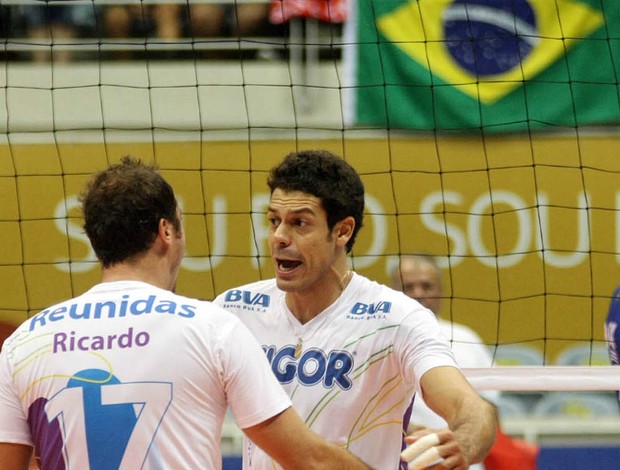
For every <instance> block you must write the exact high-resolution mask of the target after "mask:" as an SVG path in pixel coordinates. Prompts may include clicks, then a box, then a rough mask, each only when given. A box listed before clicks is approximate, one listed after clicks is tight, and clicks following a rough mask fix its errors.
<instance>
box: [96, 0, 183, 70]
mask: <svg viewBox="0 0 620 470" xmlns="http://www.w3.org/2000/svg"><path fill="white" fill-rule="evenodd" d="M180 12H181V4H180V3H171V4H154V5H144V4H142V3H141V4H138V5H109V6H106V7H105V9H104V14H103V22H104V23H103V24H104V31H105V35H106V36H107V37H110V38H112V39H126V38H135V37H141V38H147V37H151V36H154V37H156V38H158V39H162V40H174V39H178V38H179V37H180V36H181V30H182V28H181V19H180ZM131 57H132V54H131V51H120V52H119V53H118V54H117V58H119V59H130V58H131Z"/></svg>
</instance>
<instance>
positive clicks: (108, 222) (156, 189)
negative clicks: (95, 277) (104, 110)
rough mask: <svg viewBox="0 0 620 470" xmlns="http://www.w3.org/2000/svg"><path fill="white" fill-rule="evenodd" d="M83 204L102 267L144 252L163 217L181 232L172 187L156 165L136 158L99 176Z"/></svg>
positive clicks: (88, 188) (84, 194) (127, 158)
mask: <svg viewBox="0 0 620 470" xmlns="http://www.w3.org/2000/svg"><path fill="white" fill-rule="evenodd" d="M80 201H81V203H82V213H83V216H84V231H85V232H86V235H87V236H88V238H89V240H90V243H91V245H92V247H93V249H94V250H95V253H96V254H97V258H99V261H101V263H102V265H103V267H109V266H111V265H113V264H115V263H118V262H121V261H124V260H127V259H128V258H131V257H132V256H134V255H137V254H139V253H142V252H144V251H146V250H147V249H148V248H149V247H150V246H151V245H152V243H153V241H154V240H155V237H156V235H157V232H158V230H159V221H160V220H161V219H162V218H163V219H166V220H168V221H170V222H171V223H172V224H173V226H174V228H175V229H176V230H178V231H179V232H180V231H181V221H180V220H179V217H178V214H177V200H176V198H175V195H174V191H173V190H172V187H171V186H170V184H168V182H167V181H166V180H165V179H164V178H163V177H162V176H161V174H160V173H159V171H158V169H157V168H156V167H155V165H147V164H144V163H142V162H141V161H140V160H139V159H137V158H134V157H132V156H125V157H123V158H122V159H121V161H120V163H117V164H114V165H111V166H110V167H108V168H107V169H105V170H103V171H100V172H98V173H96V174H95V175H94V176H93V177H92V179H91V180H90V182H89V183H88V185H87V186H86V188H85V189H84V191H83V192H82V194H81V195H80Z"/></svg>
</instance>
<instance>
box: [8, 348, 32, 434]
mask: <svg viewBox="0 0 620 470" xmlns="http://www.w3.org/2000/svg"><path fill="white" fill-rule="evenodd" d="M7 355H8V353H7V348H3V350H2V354H0V442H10V443H13V444H26V445H30V446H31V445H33V442H32V436H31V434H30V428H29V426H28V419H27V417H26V416H25V415H24V411H23V410H22V406H21V402H20V400H19V396H18V395H17V393H16V392H15V389H14V388H13V380H12V376H11V371H10V368H9V362H8V358H7Z"/></svg>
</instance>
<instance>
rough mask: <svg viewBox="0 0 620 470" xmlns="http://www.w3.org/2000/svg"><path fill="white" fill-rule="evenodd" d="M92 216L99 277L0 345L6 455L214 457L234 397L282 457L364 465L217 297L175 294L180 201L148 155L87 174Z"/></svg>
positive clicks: (138, 463) (60, 464)
mask: <svg viewBox="0 0 620 470" xmlns="http://www.w3.org/2000/svg"><path fill="white" fill-rule="evenodd" d="M82 203H83V212H84V220H85V224H84V228H85V231H86V234H87V235H88V237H89V239H90V241H91V244H92V246H93V248H94V250H95V253H96V254H97V256H98V258H99V260H100V262H101V265H102V282H101V283H100V284H97V285H96V286H94V287H93V288H91V289H90V290H89V291H88V292H86V293H85V294H83V295H81V296H79V297H77V298H74V299H71V300H68V301H65V302H62V303H60V304H58V305H55V306H53V307H50V308H47V309H45V310H44V311H42V312H40V313H38V314H36V315H35V316H33V317H32V318H30V319H29V320H27V321H26V322H25V323H23V324H22V325H21V326H20V327H19V328H18V329H17V331H16V332H15V333H14V334H13V335H11V336H10V337H9V338H8V339H7V340H6V341H5V343H4V344H3V347H2V353H1V354H0V468H3V469H5V468H6V469H8V468H10V469H26V468H27V467H28V464H29V461H30V460H31V455H32V449H33V447H34V448H35V449H36V454H37V459H38V460H39V464H40V466H41V468H42V469H61V468H71V469H88V468H90V469H91V470H94V469H139V468H148V469H173V468H174V469H217V468H221V465H222V461H221V453H220V437H221V428H222V422H223V420H224V416H225V413H226V408H227V406H230V408H231V410H232V413H233V415H234V417H235V420H236V423H237V424H238V425H239V427H241V428H242V429H243V430H244V432H245V433H246V434H247V436H248V437H249V438H251V439H252V441H254V442H256V443H257V444H258V445H260V446H261V447H263V448H264V449H265V451H266V452H267V453H269V454H270V455H271V456H272V457H273V458H274V459H275V460H276V461H278V462H279V463H280V464H282V465H283V466H284V467H286V468H297V469H302V468H303V469H307V468H315V469H321V470H323V469H326V468H338V469H340V468H355V469H362V468H366V469H367V468H368V467H367V466H366V465H364V464H362V463H361V462H360V461H359V459H357V458H356V457H354V456H353V455H352V454H350V453H348V452H345V451H344V450H342V449H340V448H338V447H337V446H334V445H333V444H328V443H326V442H325V441H324V440H322V439H320V438H319V437H318V436H317V435H316V434H313V433H311V432H310V431H309V430H308V429H307V428H306V427H305V426H304V425H303V422H302V421H301V420H300V418H299V416H298V415H297V414H296V413H295V412H294V411H293V409H292V408H291V406H290V405H291V403H290V400H289V398H288V397H287V395H286V394H285V393H284V392H283V390H282V388H281V387H280V385H279V384H278V383H277V381H276V380H275V379H274V377H273V374H272V373H271V371H270V370H269V367H268V364H267V362H266V360H265V357H264V355H263V353H262V351H261V349H260V346H259V345H258V343H257V342H256V340H255V339H254V338H253V337H252V335H251V333H250V332H249V331H248V330H247V328H246V327H245V326H243V324H241V322H239V321H238V320H237V319H236V318H234V317H233V316H232V315H230V314H228V313H226V312H224V311H223V310H221V309H220V308H218V307H216V306H214V305H212V304H210V303H207V302H202V301H198V300H194V299H190V298H186V297H182V296H179V295H176V294H174V290H175V285H176V279H177V274H178V272H179V267H180V265H181V259H182V257H183V253H184V248H185V236H184V231H183V229H182V224H181V213H180V210H179V207H178V205H177V201H176V198H175V195H174V193H173V190H172V188H171V187H170V185H169V184H168V183H167V182H166V181H165V180H164V179H163V177H162V176H161V175H160V174H159V172H158V171H156V169H155V168H154V167H153V166H147V165H144V164H142V163H141V162H140V161H139V160H136V159H133V158H130V157H125V158H124V159H123V160H122V161H121V162H120V163H119V164H115V165H112V166H111V167H109V168H108V169H107V170H104V171H102V172H100V173H98V174H97V175H95V177H94V178H93V179H92V181H91V182H90V183H89V185H88V186H87V188H86V190H85V192H84V194H83V196H82Z"/></svg>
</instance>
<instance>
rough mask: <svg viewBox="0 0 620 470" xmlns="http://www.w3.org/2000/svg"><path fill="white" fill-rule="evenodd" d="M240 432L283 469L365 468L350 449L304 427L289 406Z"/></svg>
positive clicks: (347, 469) (367, 467)
mask: <svg viewBox="0 0 620 470" xmlns="http://www.w3.org/2000/svg"><path fill="white" fill-rule="evenodd" d="M243 432H244V433H245V434H246V435H247V436H248V437H249V438H250V439H251V440H252V441H253V442H254V443H255V444H256V445H258V446H259V447H260V448H262V449H263V450H264V451H265V452H266V453H267V454H269V456H271V457H272V458H273V459H274V460H276V461H277V462H278V463H279V464H280V465H281V466H282V467H283V468H286V469H292V470H296V469H299V470H302V469H303V470H312V469H317V470H324V469H326V468H337V469H339V470H340V469H342V470H369V469H370V468H371V467H369V466H368V465H366V464H365V463H363V462H362V461H361V460H360V459H359V458H357V457H355V456H354V455H353V454H351V453H350V452H348V451H346V450H344V449H342V448H340V447H338V446H336V445H335V444H331V443H329V442H327V441H325V440H324V439H322V438H321V437H320V436H318V435H317V434H315V433H313V432H312V431H310V429H308V428H307V427H306V425H305V424H304V422H303V421H302V420H301V418H300V417H299V415H298V414H297V412H295V411H294V410H293V408H287V409H286V410H284V411H283V412H282V413H280V414H278V415H276V416H274V417H273V418H270V419H268V420H266V421H263V422H262V423H260V424H257V425H256V426H251V427H249V428H245V429H244V430H243Z"/></svg>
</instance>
